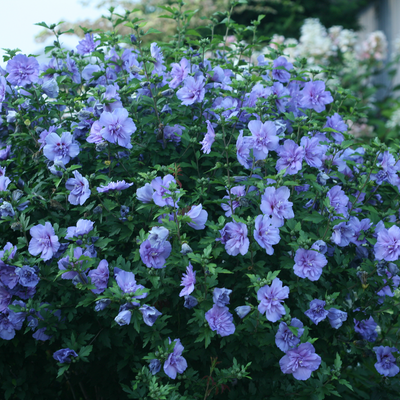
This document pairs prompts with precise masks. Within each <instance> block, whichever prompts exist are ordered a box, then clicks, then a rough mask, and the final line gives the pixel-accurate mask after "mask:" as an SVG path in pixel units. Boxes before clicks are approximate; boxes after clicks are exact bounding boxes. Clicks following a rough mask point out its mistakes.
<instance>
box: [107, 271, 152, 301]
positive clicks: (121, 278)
mask: <svg viewBox="0 0 400 400" xmlns="http://www.w3.org/2000/svg"><path fill="white" fill-rule="evenodd" d="M114 274H115V276H116V278H115V280H116V281H117V284H118V286H119V287H120V289H121V290H122V291H123V292H124V293H128V294H129V295H130V296H131V297H132V298H134V299H144V298H146V297H147V295H148V293H142V294H137V295H135V292H136V291H138V290H143V289H145V287H144V286H143V285H140V284H137V283H136V279H135V274H134V273H133V272H127V271H124V270H122V269H119V268H114ZM132 304H133V305H134V306H138V305H139V303H138V302H135V301H132Z"/></svg>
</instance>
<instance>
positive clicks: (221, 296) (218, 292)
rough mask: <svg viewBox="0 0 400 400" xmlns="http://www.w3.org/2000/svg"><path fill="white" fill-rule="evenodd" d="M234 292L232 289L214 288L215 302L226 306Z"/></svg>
mask: <svg viewBox="0 0 400 400" xmlns="http://www.w3.org/2000/svg"><path fill="white" fill-rule="evenodd" d="M231 293H232V290H230V289H225V288H222V289H221V288H214V291H213V302H214V304H216V305H217V306H218V307H224V306H226V305H227V304H229V295H230V294H231Z"/></svg>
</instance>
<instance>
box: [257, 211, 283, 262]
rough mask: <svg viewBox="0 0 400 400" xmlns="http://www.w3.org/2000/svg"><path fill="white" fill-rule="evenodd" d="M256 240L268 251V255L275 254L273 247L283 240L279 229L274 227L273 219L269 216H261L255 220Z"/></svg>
mask: <svg viewBox="0 0 400 400" xmlns="http://www.w3.org/2000/svg"><path fill="white" fill-rule="evenodd" d="M253 235H254V239H256V241H257V243H258V244H259V245H260V246H261V247H262V248H263V249H265V250H266V252H267V254H268V255H270V256H272V254H274V249H273V247H272V246H273V245H274V244H278V243H279V242H280V240H281V237H280V236H279V228H277V227H275V226H273V225H272V219H271V218H270V217H269V216H268V215H259V216H257V218H256V219H255V229H254V232H253Z"/></svg>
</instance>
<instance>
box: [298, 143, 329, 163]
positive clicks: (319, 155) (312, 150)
mask: <svg viewBox="0 0 400 400" xmlns="http://www.w3.org/2000/svg"><path fill="white" fill-rule="evenodd" d="M319 142H320V140H319V139H318V138H316V137H313V138H309V137H307V136H303V137H302V138H301V141H300V144H301V146H303V148H304V159H305V160H306V163H307V164H308V165H309V166H310V167H315V168H321V167H322V159H323V158H324V156H325V153H326V146H322V145H320V144H319Z"/></svg>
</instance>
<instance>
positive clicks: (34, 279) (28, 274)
mask: <svg viewBox="0 0 400 400" xmlns="http://www.w3.org/2000/svg"><path fill="white" fill-rule="evenodd" d="M15 273H16V274H17V275H18V277H19V283H20V284H21V285H22V286H24V287H35V286H36V285H37V284H38V283H39V280H40V279H39V277H38V276H37V275H36V271H35V269H34V268H32V267H29V266H28V265H23V266H22V268H16V269H15Z"/></svg>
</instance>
